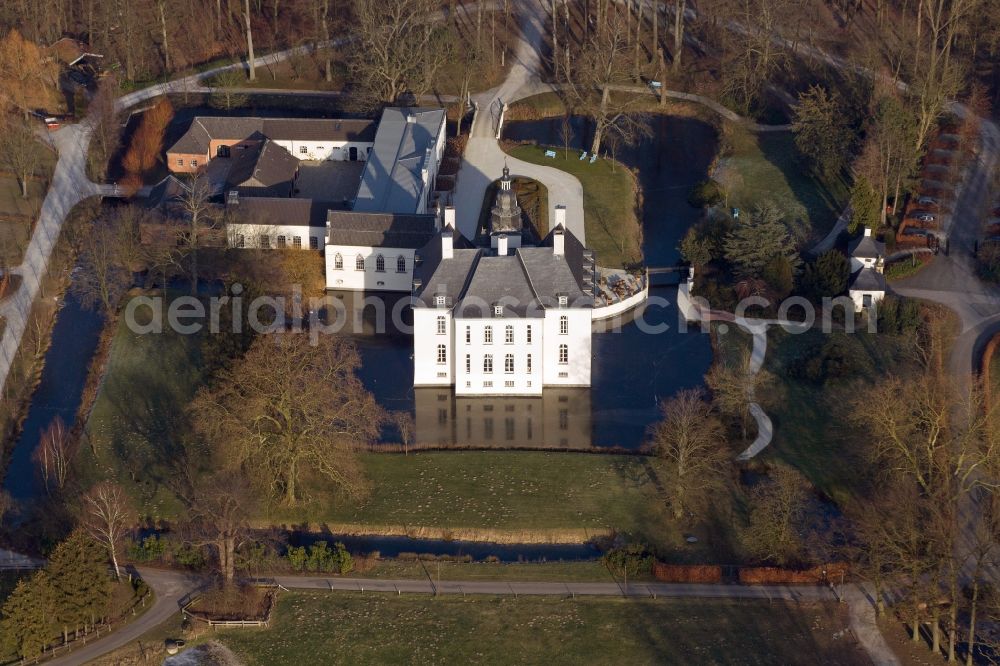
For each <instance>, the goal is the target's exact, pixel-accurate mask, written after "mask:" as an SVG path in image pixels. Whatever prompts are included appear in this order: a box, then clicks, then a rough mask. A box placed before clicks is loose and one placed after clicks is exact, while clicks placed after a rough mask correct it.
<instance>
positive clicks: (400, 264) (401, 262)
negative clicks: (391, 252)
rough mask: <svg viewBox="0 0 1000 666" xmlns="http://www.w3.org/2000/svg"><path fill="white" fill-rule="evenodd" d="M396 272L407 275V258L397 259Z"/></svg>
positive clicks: (400, 256) (400, 257)
mask: <svg viewBox="0 0 1000 666" xmlns="http://www.w3.org/2000/svg"><path fill="white" fill-rule="evenodd" d="M396 272H397V273H405V272H406V257H404V256H403V255H399V256H398V257H396Z"/></svg>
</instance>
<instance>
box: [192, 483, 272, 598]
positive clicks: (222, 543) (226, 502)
mask: <svg viewBox="0 0 1000 666" xmlns="http://www.w3.org/2000/svg"><path fill="white" fill-rule="evenodd" d="M255 506H256V499H255V495H254V492H253V490H252V489H251V488H250V485H249V484H248V483H247V480H246V479H245V478H244V477H243V475H241V474H239V473H235V474H234V473H233V472H231V471H228V472H220V473H217V474H215V475H213V476H211V477H209V478H208V479H205V481H204V483H203V484H202V485H201V488H199V489H198V490H197V491H196V492H195V495H194V497H193V498H192V502H191V525H190V527H191V534H190V540H191V541H193V542H194V543H197V544H199V545H206V546H209V547H211V548H212V549H213V550H214V551H215V553H216V557H217V558H218V561H219V573H220V574H221V575H222V580H223V582H224V584H225V585H226V586H227V587H229V586H231V585H232V584H233V581H234V580H235V577H236V550H237V549H238V548H239V547H240V546H241V545H242V544H243V542H244V541H245V540H246V539H247V538H248V537H249V534H250V529H249V527H250V526H249V519H250V517H251V516H252V514H253V511H254V509H255Z"/></svg>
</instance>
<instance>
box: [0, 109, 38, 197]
mask: <svg viewBox="0 0 1000 666" xmlns="http://www.w3.org/2000/svg"><path fill="white" fill-rule="evenodd" d="M43 150H46V148H45V147H44V146H43V145H42V144H41V143H39V141H38V139H37V138H36V137H35V133H34V131H33V129H32V127H31V126H30V125H29V124H28V121H26V120H24V119H22V118H19V117H15V118H12V119H11V121H10V122H9V123H7V125H6V127H4V128H3V129H2V131H0V159H2V160H3V165H4V166H6V167H7V168H8V169H9V170H10V171H12V172H13V173H14V174H15V175H16V176H17V182H18V183H19V184H20V185H21V198H23V199H27V198H28V183H29V182H30V180H31V178H32V177H33V176H34V175H35V173H36V172H37V171H38V165H39V162H40V161H41V160H40V157H41V151H43Z"/></svg>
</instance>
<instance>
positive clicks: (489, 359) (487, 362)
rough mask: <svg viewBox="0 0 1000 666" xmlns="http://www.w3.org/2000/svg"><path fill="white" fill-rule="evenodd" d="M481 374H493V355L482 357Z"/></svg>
mask: <svg viewBox="0 0 1000 666" xmlns="http://www.w3.org/2000/svg"><path fill="white" fill-rule="evenodd" d="M483 372H485V373H487V374H489V373H491V372H493V354H487V355H486V356H483Z"/></svg>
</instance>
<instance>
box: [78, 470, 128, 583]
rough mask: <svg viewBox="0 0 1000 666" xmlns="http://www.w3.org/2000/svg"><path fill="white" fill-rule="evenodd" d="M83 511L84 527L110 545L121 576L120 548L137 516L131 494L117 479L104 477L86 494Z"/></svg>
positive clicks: (102, 543) (116, 568)
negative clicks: (119, 564) (126, 492)
mask: <svg viewBox="0 0 1000 666" xmlns="http://www.w3.org/2000/svg"><path fill="white" fill-rule="evenodd" d="M83 511H84V515H83V525H84V528H85V529H86V530H87V533H88V534H90V537H91V538H92V539H94V540H95V541H97V542H99V543H100V544H101V545H103V546H104V547H105V548H107V549H108V554H109V555H110V557H111V563H112V565H113V566H114V569H115V577H116V578H119V579H120V578H121V571H120V569H119V567H118V550H119V549H120V548H121V544H122V541H123V540H124V539H125V535H126V534H127V533H128V530H129V528H130V527H132V524H133V522H134V519H135V514H134V512H133V510H132V506H131V503H130V502H129V499H128V496H127V495H126V494H125V491H124V490H123V489H122V487H121V486H120V485H118V484H117V483H115V482H114V481H101V482H100V483H98V484H97V485H96V486H94V487H93V488H91V489H90V491H89V492H87V494H86V495H84V496H83Z"/></svg>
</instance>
